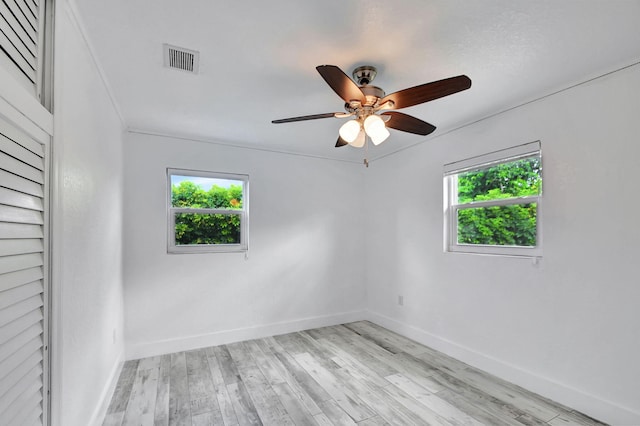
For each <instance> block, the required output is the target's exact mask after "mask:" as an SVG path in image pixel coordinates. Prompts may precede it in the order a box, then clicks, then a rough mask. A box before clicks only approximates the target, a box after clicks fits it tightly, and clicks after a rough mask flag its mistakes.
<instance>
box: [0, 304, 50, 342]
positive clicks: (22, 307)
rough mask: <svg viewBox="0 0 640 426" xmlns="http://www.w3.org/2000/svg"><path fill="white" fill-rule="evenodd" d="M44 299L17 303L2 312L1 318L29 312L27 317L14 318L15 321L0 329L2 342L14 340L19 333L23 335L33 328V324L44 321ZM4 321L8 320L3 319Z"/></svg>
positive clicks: (0, 340) (0, 312)
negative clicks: (42, 309)
mask: <svg viewBox="0 0 640 426" xmlns="http://www.w3.org/2000/svg"><path fill="white" fill-rule="evenodd" d="M41 307H42V297H32V298H31V299H27V300H25V301H24V302H20V303H16V304H15V305H11V306H9V307H8V308H6V309H3V310H2V311H0V316H2V317H4V316H5V314H7V315H6V316H8V315H9V314H14V312H18V313H21V312H20V311H27V314H26V315H22V316H20V317H16V316H15V315H14V316H13V318H15V319H13V318H10V319H13V321H11V322H9V323H7V324H5V325H3V326H1V327H0V342H5V341H7V340H9V339H13V338H14V337H15V336H17V335H18V333H21V332H23V331H25V330H26V329H28V328H29V327H31V326H32V325H33V324H37V323H39V322H41V321H42V312H41V310H40V308H41ZM2 319H3V320H4V319H6V318H2Z"/></svg>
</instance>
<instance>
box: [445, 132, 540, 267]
mask: <svg viewBox="0 0 640 426" xmlns="http://www.w3.org/2000/svg"><path fill="white" fill-rule="evenodd" d="M444 184H445V185H444V187H445V197H444V198H445V210H446V213H445V235H446V237H445V244H446V249H447V251H452V252H466V253H481V254H502V255H512V256H540V255H541V254H542V238H541V232H540V211H541V198H542V157H541V150H540V142H533V143H528V144H525V145H520V146H516V147H513V148H508V149H505V150H502V151H497V152H493V153H490V154H486V155H482V156H480V157H474V158H470V159H467V160H463V161H459V162H456V163H451V164H447V165H445V167H444Z"/></svg>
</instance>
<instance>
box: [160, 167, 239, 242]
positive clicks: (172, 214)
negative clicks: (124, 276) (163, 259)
mask: <svg viewBox="0 0 640 426" xmlns="http://www.w3.org/2000/svg"><path fill="white" fill-rule="evenodd" d="M174 175H176V176H193V177H203V178H213V179H228V180H236V181H242V210H230V209H197V208H182V207H173V206H172V205H171V176H174ZM179 213H196V214H223V215H236V216H240V243H239V244H199V245H177V244H176V236H175V229H176V227H175V223H176V221H175V218H176V214H179ZM167 225H168V232H167V252H168V253H235V252H247V251H249V234H248V231H249V175H244V174H234V173H220V172H209V171H201V170H185V169H174V168H168V169H167Z"/></svg>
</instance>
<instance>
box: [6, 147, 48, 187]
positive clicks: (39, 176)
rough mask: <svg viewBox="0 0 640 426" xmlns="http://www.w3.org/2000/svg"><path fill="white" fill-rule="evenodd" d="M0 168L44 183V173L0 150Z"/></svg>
mask: <svg viewBox="0 0 640 426" xmlns="http://www.w3.org/2000/svg"><path fill="white" fill-rule="evenodd" d="M0 169H2V170H5V171H7V172H10V173H13V174H14V175H19V176H22V177H24V178H27V179H29V180H32V181H34V182H38V183H40V184H43V183H44V173H43V172H42V170H38V169H36V168H35V167H32V166H30V165H28V164H26V163H23V162H22V161H18V160H16V159H15V158H13V157H11V156H9V155H7V154H5V153H4V152H0Z"/></svg>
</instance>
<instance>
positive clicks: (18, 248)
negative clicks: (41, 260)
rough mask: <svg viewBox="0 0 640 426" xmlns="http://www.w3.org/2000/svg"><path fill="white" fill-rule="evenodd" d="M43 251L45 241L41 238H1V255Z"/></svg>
mask: <svg viewBox="0 0 640 426" xmlns="http://www.w3.org/2000/svg"><path fill="white" fill-rule="evenodd" d="M42 252H44V243H43V241H42V240H41V239H39V238H32V239H26V238H25V239H15V240H0V256H12V255H15V254H20V253H42Z"/></svg>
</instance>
